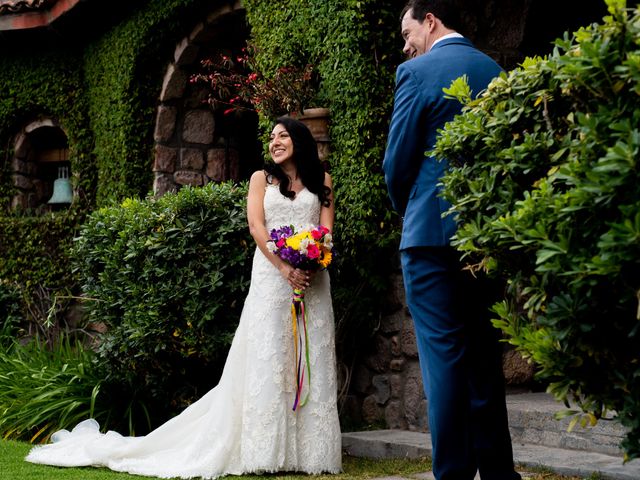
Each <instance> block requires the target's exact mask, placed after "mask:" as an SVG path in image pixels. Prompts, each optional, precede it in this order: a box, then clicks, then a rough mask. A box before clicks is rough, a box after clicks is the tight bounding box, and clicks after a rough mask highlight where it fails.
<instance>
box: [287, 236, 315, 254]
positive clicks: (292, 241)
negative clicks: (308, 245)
mask: <svg viewBox="0 0 640 480" xmlns="http://www.w3.org/2000/svg"><path fill="white" fill-rule="evenodd" d="M305 238H308V239H309V240H313V237H312V236H311V233H309V232H300V233H296V234H295V235H294V236H293V237H289V238H287V247H291V248H293V249H294V250H300V242H302V240H303V239H305Z"/></svg>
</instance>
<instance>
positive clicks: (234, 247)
mask: <svg viewBox="0 0 640 480" xmlns="http://www.w3.org/2000/svg"><path fill="white" fill-rule="evenodd" d="M246 194H247V188H246V185H242V186H234V185H232V184H230V183H225V184H220V185H213V184H211V185H209V186H206V187H204V188H183V189H182V190H180V192H179V193H177V194H167V195H165V196H163V197H162V198H160V199H158V200H134V199H127V200H125V201H124V202H123V203H122V205H121V206H114V207H104V208H101V209H99V210H97V211H95V212H93V213H92V214H91V215H90V216H89V217H88V219H87V221H86V222H85V224H84V225H83V226H82V229H81V231H80V236H79V237H78V239H77V242H76V245H75V248H74V265H75V269H76V271H77V273H78V275H79V277H80V283H81V285H82V291H83V293H84V295H85V297H86V298H87V300H86V302H85V307H86V314H87V320H88V321H89V322H90V323H91V324H93V325H94V326H98V325H99V324H104V325H105V326H106V327H107V331H106V333H104V334H103V335H101V337H100V342H99V345H98V349H97V352H98V361H99V362H100V363H101V365H102V369H103V370H104V371H106V372H107V381H108V383H110V384H112V385H121V386H122V387H121V388H123V389H124V390H125V391H127V394H126V395H128V396H129V397H132V398H136V399H137V400H139V401H141V402H142V403H144V404H145V405H147V407H148V409H149V411H150V412H152V414H153V417H154V418H155V419H157V418H162V417H164V418H166V417H167V416H169V415H171V414H173V413H176V412H177V411H179V410H181V409H182V408H183V407H184V406H185V405H187V404H189V403H190V402H191V401H193V400H194V399H195V398H196V397H198V396H199V395H201V394H202V393H203V392H206V391H207V390H208V389H210V388H212V387H213V386H215V384H216V383H217V379H218V376H219V373H220V371H221V370H220V367H221V366H222V362H223V361H224V359H225V358H226V353H227V349H228V345H229V344H230V342H231V339H232V337H233V333H234V331H235V328H236V326H237V322H238V320H239V318H240V313H241V310H242V306H243V304H244V297H245V295H246V292H247V290H248V285H249V280H250V278H249V277H250V268H251V258H252V252H253V245H254V244H253V240H252V239H251V237H250V235H249V232H248V229H247V223H246V213H245V209H246V198H245V197H246ZM168 392H170V394H168Z"/></svg>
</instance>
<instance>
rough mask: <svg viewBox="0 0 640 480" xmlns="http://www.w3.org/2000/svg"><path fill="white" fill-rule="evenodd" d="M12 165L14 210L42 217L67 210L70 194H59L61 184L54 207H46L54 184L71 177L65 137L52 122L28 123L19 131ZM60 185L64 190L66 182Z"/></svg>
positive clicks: (52, 194)
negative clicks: (60, 179) (29, 212)
mask: <svg viewBox="0 0 640 480" xmlns="http://www.w3.org/2000/svg"><path fill="white" fill-rule="evenodd" d="M12 165H13V183H14V186H15V187H16V193H15V195H14V197H13V201H12V208H13V209H15V210H17V209H22V210H26V211H31V212H33V213H35V214H41V213H45V212H50V211H54V210H59V209H63V208H67V207H68V206H69V204H70V200H71V198H70V196H71V195H72V192H71V191H70V188H69V189H65V190H66V191H65V192H61V190H60V188H59V187H60V182H58V186H57V187H56V188H57V190H58V191H57V195H56V196H55V199H54V201H55V202H56V203H49V202H50V201H51V200H52V197H53V196H54V185H56V180H58V179H59V178H66V179H69V178H70V177H71V164H70V162H69V143H68V140H67V135H66V134H65V132H64V130H63V129H62V128H61V127H60V126H58V125H57V124H56V123H55V122H54V121H53V120H51V119H44V120H38V121H35V122H31V123H30V124H28V125H27V126H25V127H24V128H23V129H22V131H21V132H20V133H19V134H18V135H17V136H16V141H15V148H14V158H13V163H12ZM62 183H63V187H64V186H65V185H64V183H66V182H62ZM67 185H70V183H68V184H67ZM61 193H63V195H62V196H61ZM56 199H57V201H56ZM60 200H62V203H60ZM67 200H69V201H67Z"/></svg>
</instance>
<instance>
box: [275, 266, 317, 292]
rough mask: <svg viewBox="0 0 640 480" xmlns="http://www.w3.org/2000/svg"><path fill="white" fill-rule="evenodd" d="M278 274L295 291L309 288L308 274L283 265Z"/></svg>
mask: <svg viewBox="0 0 640 480" xmlns="http://www.w3.org/2000/svg"><path fill="white" fill-rule="evenodd" d="M280 273H281V274H282V276H283V277H284V278H285V279H286V280H287V282H288V283H289V285H291V288H293V289H295V290H304V289H305V288H307V287H308V286H309V281H310V278H309V273H308V272H306V271H305V270H300V269H299V268H293V267H292V266H291V265H285V266H284V267H283V268H281V269H280Z"/></svg>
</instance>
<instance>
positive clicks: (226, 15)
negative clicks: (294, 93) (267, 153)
mask: <svg viewBox="0 0 640 480" xmlns="http://www.w3.org/2000/svg"><path fill="white" fill-rule="evenodd" d="M248 38H249V27H248V25H247V21H246V18H245V10H244V7H243V6H242V4H241V3H240V2H236V3H234V4H233V5H225V6H222V7H217V8H216V9H215V10H213V11H212V12H211V13H210V14H209V15H208V16H207V18H206V19H205V20H204V21H202V22H201V23H200V24H198V25H196V26H195V27H194V29H193V30H192V32H191V33H190V34H189V35H187V36H186V37H185V38H183V39H182V40H181V41H180V42H179V43H178V44H177V46H176V48H175V51H174V55H173V61H172V62H171V63H170V64H169V66H168V67H167V70H166V73H165V77H164V80H163V84H162V90H161V92H160V95H159V105H158V110H157V115H156V124H155V132H154V140H155V147H154V164H153V172H154V185H153V191H154V195H156V196H160V195H163V194H164V193H166V192H168V191H176V190H178V189H179V188H180V187H181V186H183V185H194V186H201V185H204V184H206V183H209V182H220V181H224V180H230V179H231V180H242V179H248V178H249V176H250V175H251V173H252V172H253V171H255V170H256V169H258V168H260V166H261V165H262V147H261V145H260V144H259V142H258V118H257V115H256V114H255V113H254V112H246V113H242V114H239V115H224V114H223V112H222V111H221V110H220V111H214V110H212V109H211V107H210V106H209V105H208V104H206V103H205V102H204V100H205V99H206V91H205V90H204V88H203V87H201V86H198V85H194V84H192V83H190V82H189V78H190V77H191V75H192V74H193V73H195V72H196V71H197V70H198V69H199V67H200V61H201V60H202V59H204V58H211V57H213V56H216V55H219V54H226V55H237V54H239V53H240V52H241V49H242V48H243V47H244V46H245V45H246V41H247V39H248Z"/></svg>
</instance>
